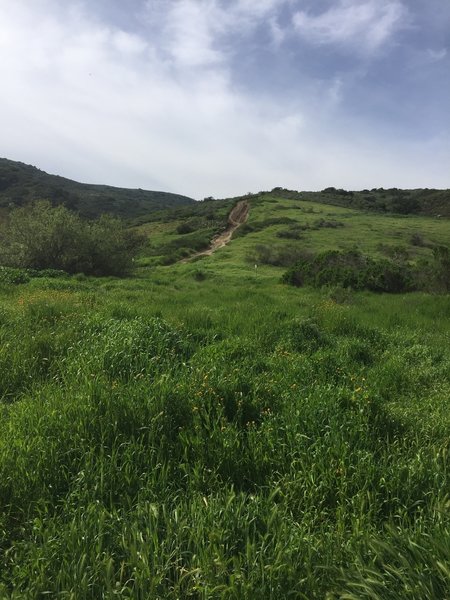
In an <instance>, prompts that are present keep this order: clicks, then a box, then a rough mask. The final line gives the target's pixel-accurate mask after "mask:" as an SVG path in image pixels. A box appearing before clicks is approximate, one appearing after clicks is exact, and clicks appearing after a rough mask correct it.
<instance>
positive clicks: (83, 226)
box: [0, 200, 144, 276]
mask: <svg viewBox="0 0 450 600" xmlns="http://www.w3.org/2000/svg"><path fill="white" fill-rule="evenodd" d="M143 242H144V239H143V237H142V236H140V235H139V234H138V233H137V232H136V231H133V230H129V229H126V228H125V227H124V225H123V224H122V223H121V221H120V220H119V219H117V218H115V217H111V216H108V215H102V216H101V217H100V218H99V219H97V220H96V221H83V220H82V219H81V218H80V217H79V216H78V215H76V214H75V213H73V212H72V211H70V210H68V209H67V208H65V207H64V206H63V205H59V206H56V207H52V206H51V204H50V203H49V202H47V201H45V200H42V201H40V202H35V203H33V204H30V205H28V206H25V207H23V208H16V209H14V210H12V211H11V213H10V215H9V218H8V220H7V222H6V224H4V226H3V227H2V229H1V230H0V254H1V259H0V260H1V262H2V265H3V266H10V267H19V268H20V267H22V268H25V269H35V270H36V269H38V270H41V269H45V270H47V271H48V270H49V269H51V270H52V269H53V270H62V271H66V272H67V273H84V274H91V275H117V276H123V275H126V274H128V273H129V272H130V270H131V268H132V265H133V259H134V257H135V255H136V254H137V252H138V250H139V249H140V247H141V246H142V244H143ZM10 273H11V272H10ZM4 276H6V275H4Z"/></svg>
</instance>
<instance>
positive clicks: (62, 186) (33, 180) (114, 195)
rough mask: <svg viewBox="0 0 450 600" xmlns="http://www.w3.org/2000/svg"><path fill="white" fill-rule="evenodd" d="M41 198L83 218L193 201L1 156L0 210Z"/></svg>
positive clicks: (121, 214)
mask: <svg viewBox="0 0 450 600" xmlns="http://www.w3.org/2000/svg"><path fill="white" fill-rule="evenodd" d="M43 199H44V200H50V201H51V202H52V203H53V204H64V205H65V206H67V208H70V209H71V210H74V211H76V212H78V213H79V214H80V215H81V216H83V217H88V218H95V217H98V216H99V215H101V214H103V213H110V214H113V215H117V216H119V217H123V218H127V219H129V218H135V217H139V216H141V215H143V214H147V213H151V212H153V211H157V210H161V209H167V208H174V207H177V206H186V205H189V204H193V203H194V202H195V201H194V200H193V199H192V198H188V197H187V196H182V195H180V194H171V193H168V192H159V191H156V192H155V191H147V190H142V189H126V188H117V187H113V186H109V185H93V184H87V183H78V182H77V181H72V180H71V179H66V178H65V177H60V176H59V175H49V174H48V173H46V172H45V171H41V170H40V169H38V168H36V167H34V166H31V165H26V164H25V163H22V162H16V161H12V160H8V159H6V158H0V209H6V208H9V207H11V206H23V205H25V204H27V203H29V202H31V201H33V200H43Z"/></svg>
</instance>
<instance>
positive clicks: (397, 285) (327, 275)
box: [282, 250, 414, 293]
mask: <svg viewBox="0 0 450 600" xmlns="http://www.w3.org/2000/svg"><path fill="white" fill-rule="evenodd" d="M413 277H414V273H413V270H412V268H410V267H408V266H407V265H400V264H397V263H394V262H392V261H388V260H385V259H374V258H371V257H368V256H365V255H363V254H361V253H360V252H358V251H355V250H350V251H347V252H339V251H337V250H332V251H328V252H323V253H322V254H316V255H314V256H305V257H303V258H302V259H301V260H299V261H298V262H297V263H296V264H295V265H294V266H293V267H291V268H290V269H289V270H288V271H286V273H285V274H284V275H283V279H282V280H283V282H284V283H288V284H290V285H294V286H297V287H299V286H302V285H312V286H314V287H321V286H324V285H332V286H336V285H341V286H342V287H344V288H352V289H355V290H362V289H367V290H371V291H373V292H391V293H399V292H407V291H411V290H413V289H414V283H413Z"/></svg>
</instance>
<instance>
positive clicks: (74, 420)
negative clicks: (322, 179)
mask: <svg viewBox="0 0 450 600" xmlns="http://www.w3.org/2000/svg"><path fill="white" fill-rule="evenodd" d="M296 194H298V193H296ZM321 196H322V199H323V200H325V198H326V197H327V193H326V192H325V193H323V194H320V193H317V194H316V198H320V197H321ZM330 196H331V200H333V197H334V196H336V198H338V197H339V194H334V193H333V194H331V193H330ZM343 198H344V196H343ZM348 198H350V196H349V197H348ZM238 200H241V201H244V202H245V205H246V207H247V208H249V212H248V214H246V215H245V220H244V219H242V220H239V219H237V217H236V213H234V216H233V215H232V214H230V213H231V211H232V209H233V207H234V206H235V204H236V203H237V202H238ZM236 220H238V221H239V222H240V223H241V225H240V227H239V228H238V229H236V231H235V232H234V234H233V237H232V239H231V241H230V243H229V244H227V245H225V246H223V247H220V248H219V249H218V250H217V251H216V252H214V253H213V254H212V255H204V254H203V255H202V254H201V253H200V252H199V250H201V249H202V247H204V246H205V245H207V244H208V240H210V239H211V237H213V236H214V235H217V234H218V235H219V237H220V236H221V235H222V236H223V235H224V233H225V232H226V231H227V229H228V230H229V226H230V222H231V224H233V223H232V222H233V221H236ZM129 225H130V226H131V225H133V226H134V227H133V228H135V229H137V231H138V232H140V233H142V234H144V235H145V236H147V237H148V242H147V244H146V245H145V246H144V247H143V249H142V253H141V254H140V255H139V256H138V257H137V258H136V260H135V262H134V263H133V265H134V266H135V267H136V268H135V272H134V274H133V276H130V277H126V278H118V277H92V276H86V275H83V274H82V273H77V274H75V275H67V274H66V273H64V272H62V271H56V272H55V271H54V270H50V269H47V270H45V271H39V272H38V271H34V272H30V271H24V270H23V269H12V268H10V269H6V268H3V269H2V268H1V267H0V374H1V376H0V565H1V568H0V598H1V600H3V599H5V600H7V599H10V600H13V599H14V600H15V599H17V600H19V599H22V598H24V599H28V598H44V597H49V598H76V599H78V598H80V599H83V600H98V599H99V598H105V599H112V598H121V599H124V600H133V599H136V598H138V599H147V598H149V599H153V598H154V599H157V598H160V599H164V600H179V599H180V598H183V599H184V598H186V599H192V600H200V599H201V600H216V599H219V598H220V599H223V600H225V599H226V600H253V599H254V598H256V599H258V600H259V599H261V600H284V599H287V598H289V599H292V600H305V598H308V599H311V600H324V599H325V598H326V599H327V600H357V599H358V600H388V599H389V600H403V599H408V600H424V599H431V598H433V599H434V598H436V599H441V600H443V599H444V598H447V599H448V598H450V578H449V572H450V566H449V556H450V510H449V508H450V505H449V494H448V490H449V489H450V478H449V474H450V469H449V439H450V410H449V408H450V402H449V401H450V345H449V343H448V341H449V336H450V318H449V317H450V294H449V293H448V291H449V289H450V279H448V280H447V281H446V283H447V284H449V285H448V286H447V289H444V286H442V287H441V289H438V288H436V289H435V288H433V289H431V288H430V291H431V292H432V293H430V291H429V290H428V289H427V286H424V287H422V286H420V291H413V290H410V291H408V293H403V292H401V293H383V290H382V289H381V290H380V289H377V291H376V293H375V292H374V291H371V290H372V289H373V286H370V287H369V286H365V285H364V286H362V285H360V284H361V283H364V280H362V279H361V280H359V279H358V280H356V285H353V282H352V281H350V280H349V278H348V277H346V280H343V279H342V281H337V282H336V280H333V281H330V278H329V277H328V275H329V274H330V271H331V273H334V272H336V271H338V270H337V269H331V270H330V268H329V266H330V265H329V264H327V263H325V261H324V260H323V256H324V255H327V256H329V255H330V254H329V253H333V252H339V253H341V254H340V255H339V256H340V257H341V258H342V257H344V258H348V257H350V259H351V261H352V262H349V261H347V263H346V264H344V265H342V262H340V261H339V260H335V263H334V265H332V266H337V267H339V269H340V272H341V273H342V271H343V269H342V268H341V267H342V266H344V267H348V268H349V273H348V275H350V276H351V275H352V274H353V273H352V269H353V267H355V266H356V267H358V268H359V269H361V271H364V270H366V271H367V268H368V269H369V270H370V269H371V268H372V266H373V265H374V261H375V262H376V265H382V266H385V265H386V262H385V261H389V262H390V263H393V264H395V265H397V266H398V267H399V269H400V270H401V271H400V274H403V273H405V272H407V271H408V270H410V269H412V270H414V269H415V268H417V269H420V272H422V273H424V275H425V276H428V275H430V276H433V274H434V273H433V269H434V270H436V259H439V258H441V259H445V260H441V261H440V265H441V266H446V267H448V268H449V269H448V271H447V274H449V273H450V261H447V260H446V259H447V257H448V254H446V252H445V251H444V246H445V245H447V244H448V240H449V239H450V220H448V219H445V218H436V217H431V216H424V215H416V214H406V215H405V214H398V213H395V214H394V213H389V212H384V211H383V212H382V211H375V210H371V211H369V210H361V209H360V208H358V209H356V208H355V207H353V208H348V207H344V206H336V205H331V203H329V204H324V203H322V202H317V201H314V200H313V199H312V198H309V199H304V198H301V197H298V195H297V196H292V195H290V193H289V192H283V193H277V192H276V191H275V192H273V193H262V194H257V195H253V196H252V195H248V196H246V197H245V198H244V199H237V198H235V199H230V200H228V201H215V202H212V201H204V202H196V203H193V204H192V205H188V206H185V207H180V208H177V209H172V210H165V211H157V212H154V213H152V214H149V215H148V216H147V217H145V216H142V217H137V218H136V219H134V220H133V223H129ZM32 231H33V232H34V234H35V233H36V228H35V227H34V228H32ZM216 241H217V239H216ZM437 251H438V252H437ZM436 252H437V255H436ZM327 253H328V254H327ZM311 256H312V257H318V259H320V260H319V262H317V261H316V262H312V263H310V264H311V266H312V267H313V269H312V270H311V271H310V272H307V273H306V274H305V276H304V277H303V280H301V281H295V282H294V285H288V284H289V283H291V281H289V280H288V281H286V278H285V277H284V274H285V273H286V272H287V271H289V270H290V269H291V268H292V267H294V268H295V269H297V268H298V267H299V263H300V261H301V260H302V259H305V258H306V259H307V260H309V257H311ZM332 256H335V255H332ZM362 257H364V261H363V259H362ZM0 259H1V252H0ZM0 264H1V263H0ZM305 264H306V266H308V263H307V262H306V263H305V261H303V265H305ZM318 264H319V266H322V265H323V266H324V267H325V268H323V269H322V270H321V271H319V272H318V269H316V267H317V265H318ZM427 264H428V265H430V268H429V269H428V268H427V267H426V266H425V268H423V265H427ZM301 266H302V265H301V264H300V267H301ZM398 273H399V271H398V270H397V272H396V273H395V275H397V274H398ZM302 274H304V273H303V272H300V275H302ZM441 274H443V273H441ZM316 275H317V277H313V276H316ZM344 275H345V273H344ZM375 275H377V274H376V273H375ZM349 282H350V283H351V284H352V285H348V283H349ZM392 291H394V290H392Z"/></svg>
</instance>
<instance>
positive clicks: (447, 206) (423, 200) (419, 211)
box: [270, 187, 450, 217]
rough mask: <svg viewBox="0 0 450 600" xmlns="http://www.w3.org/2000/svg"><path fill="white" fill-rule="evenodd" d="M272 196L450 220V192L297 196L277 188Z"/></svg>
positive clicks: (379, 190) (373, 191) (376, 190)
mask: <svg viewBox="0 0 450 600" xmlns="http://www.w3.org/2000/svg"><path fill="white" fill-rule="evenodd" d="M270 195H271V196H276V197H281V198H292V199H302V200H308V201H312V202H318V203H321V204H328V205H335V206H342V207H345V208H353V209H358V210H369V211H374V212H380V213H396V214H403V215H408V214H414V215H427V216H433V217H450V190H430V189H417V190H400V189H398V188H390V189H386V190H385V189H383V188H373V189H371V190H362V191H347V190H342V189H341V190H337V189H336V188H334V187H329V188H326V189H324V190H322V191H321V192H296V191H293V190H285V189H282V188H275V189H274V190H272V192H270Z"/></svg>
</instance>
